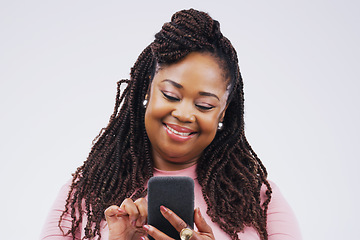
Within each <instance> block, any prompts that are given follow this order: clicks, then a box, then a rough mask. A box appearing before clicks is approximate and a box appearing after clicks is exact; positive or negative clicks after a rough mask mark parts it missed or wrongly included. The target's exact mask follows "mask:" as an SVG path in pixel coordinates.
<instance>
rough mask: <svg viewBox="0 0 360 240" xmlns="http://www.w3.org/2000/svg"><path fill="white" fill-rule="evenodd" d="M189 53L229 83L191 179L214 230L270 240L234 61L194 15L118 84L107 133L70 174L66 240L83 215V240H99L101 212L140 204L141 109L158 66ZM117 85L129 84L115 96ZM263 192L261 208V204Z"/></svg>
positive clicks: (224, 42) (184, 16) (215, 30)
mask: <svg viewBox="0 0 360 240" xmlns="http://www.w3.org/2000/svg"><path fill="white" fill-rule="evenodd" d="M191 52H206V53H210V54H212V56H214V57H215V58H216V59H217V60H218V62H219V64H220V66H221V67H222V68H223V69H224V70H225V71H226V73H227V75H228V76H229V79H230V81H229V83H228V85H229V88H230V95H229V98H228V108H227V110H226V114H225V117H224V125H225V128H224V129H223V130H222V131H218V133H217V134H216V136H215V138H214V140H213V141H212V142H211V144H210V145H209V146H208V147H207V148H206V149H205V150H204V151H203V154H202V156H201V157H200V158H199V160H198V162H197V169H196V173H197V179H198V182H199V184H200V185H201V187H202V194H203V197H204V199H205V201H206V203H207V214H208V215H209V216H210V218H211V220H212V221H213V222H216V223H217V224H218V225H219V226H220V228H221V229H222V230H223V231H225V232H226V233H227V234H229V235H230V237H231V238H232V239H239V238H238V233H239V232H241V231H243V230H244V228H245V227H246V226H250V227H253V228H254V229H256V231H257V232H258V234H259V236H260V238H261V239H262V240H266V239H268V234H267V231H266V216H267V209H268V204H269V202H270V199H271V187H270V184H269V182H268V181H267V179H266V178H267V172H266V169H265V167H264V165H263V164H262V163H261V161H260V159H259V158H258V157H257V155H256V153H255V152H254V151H253V149H252V148H251V146H250V144H249V143H248V141H247V139H246V137H245V131H244V94H243V82H242V78H241V74H240V70H239V65H238V59H237V54H236V51H235V49H234V48H233V46H232V45H231V43H230V41H229V40H228V39H227V38H226V37H224V36H223V35H222V33H221V32H220V24H219V22H217V21H216V20H213V19H212V18H211V17H210V16H209V15H208V14H207V13H204V12H201V11H197V10H194V9H189V10H182V11H179V12H177V13H175V14H174V15H173V16H172V18H171V22H169V23H165V24H164V25H163V27H162V29H161V31H160V32H159V33H157V34H156V35H155V40H154V41H153V42H152V43H151V44H150V45H149V46H148V47H146V48H145V49H144V50H143V52H142V53H141V54H140V56H139V57H138V59H137V61H136V63H135V64H134V66H133V67H132V69H131V73H130V80H121V81H119V82H118V83H117V94H116V103H115V107H114V111H113V114H112V115H111V117H110V120H109V123H108V125H107V127H106V128H104V129H102V131H101V132H100V133H99V135H98V136H97V137H96V138H95V139H94V142H93V147H92V149H91V151H90V153H89V156H88V158H87V160H86V161H85V162H84V164H83V165H82V166H80V167H79V168H78V169H77V170H76V172H75V173H74V174H73V179H72V183H71V186H70V190H69V193H68V197H67V199H66V205H65V210H64V211H63V213H62V215H61V217H60V220H59V224H58V225H59V227H60V229H61V230H62V231H63V229H62V227H61V225H62V224H61V223H62V221H63V218H64V216H65V215H66V214H69V215H70V216H71V217H72V225H71V228H70V230H69V231H68V232H63V233H64V234H65V235H70V234H71V235H72V236H73V239H75V233H76V231H78V230H79V225H80V223H81V222H82V220H83V219H82V217H83V214H84V215H86V218H87V219H86V220H87V224H86V226H85V228H84V230H85V238H88V239H90V238H94V237H95V236H99V238H101V233H100V222H101V221H102V220H104V219H105V217H104V214H103V213H104V210H105V209H106V208H107V207H109V206H111V205H113V204H119V203H121V202H122V201H123V200H124V199H125V198H128V197H131V198H133V199H137V198H139V197H144V196H146V186H145V185H146V183H147V181H148V179H149V178H150V177H152V175H153V162H152V156H151V143H150V141H149V139H148V136H147V134H146V130H145V124H144V116H145V111H144V109H143V107H142V102H143V100H144V99H145V95H146V93H147V90H148V87H149V85H150V84H151V80H152V78H153V76H154V74H155V69H156V66H157V65H161V64H166V65H169V64H172V63H175V62H178V61H180V60H181V59H183V58H184V57H185V56H186V55H187V54H189V53H191ZM122 84H127V86H126V88H125V90H123V91H122V92H121V90H120V88H121V85H122ZM263 185H265V187H266V188H267V190H266V196H267V198H266V200H265V201H264V202H263V203H262V204H261V203H260V189H261V187H262V186H263Z"/></svg>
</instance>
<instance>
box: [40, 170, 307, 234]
mask: <svg viewBox="0 0 360 240" xmlns="http://www.w3.org/2000/svg"><path fill="white" fill-rule="evenodd" d="M195 170H196V165H194V166H192V167H189V168H187V169H183V170H179V171H162V170H158V169H155V170H154V176H188V177H191V178H192V179H194V182H195V189H194V193H195V208H196V207H199V208H200V210H201V213H202V215H203V216H204V218H205V220H206V222H207V223H208V224H209V225H210V226H211V228H212V230H213V232H214V235H215V239H221V240H223V239H224V240H225V239H230V237H229V236H228V235H227V234H226V233H225V232H224V231H222V230H221V229H220V227H219V226H218V225H217V224H216V223H213V222H212V221H211V220H210V217H209V216H208V215H207V214H206V209H207V206H206V203H205V200H204V198H203V196H202V192H201V186H200V185H199V183H198V181H197V179H196V172H195ZM69 184H70V182H68V183H67V184H66V185H64V186H63V187H62V188H61V190H60V193H59V195H58V197H57V198H56V200H55V203H54V204H53V207H52V208H51V211H50V213H49V215H48V217H47V220H46V222H45V225H44V227H43V230H42V233H41V236H40V239H58V240H60V239H61V240H67V239H69V240H70V239H72V237H71V236H66V237H64V236H63V235H62V233H61V231H60V229H59V227H58V222H59V218H60V215H61V213H62V212H63V209H64V206H65V200H66V198H67V194H68V191H69ZM270 185H271V188H272V190H273V193H272V198H271V202H270V204H269V208H268V212H267V214H268V216H267V221H268V222H267V230H268V234H269V240H301V239H302V238H301V233H300V230H299V226H298V223H297V220H296V218H295V215H294V213H293V211H292V210H291V208H290V206H289V205H288V203H287V202H286V200H285V199H284V197H283V196H282V194H281V193H280V191H279V188H278V187H277V186H276V185H275V184H274V183H273V182H270ZM261 198H262V201H263V200H264V198H265V188H262V190H261ZM85 224H86V217H84V218H83V223H82V224H81V225H80V229H81V230H79V232H78V233H77V238H78V239H82V238H83V236H84V230H83V227H82V226H85ZM62 225H63V229H64V231H67V230H68V229H69V228H70V226H71V217H70V216H69V215H66V216H65V218H64V221H63V223H62ZM101 229H102V230H101V235H102V239H108V228H107V224H106V221H102V223H101ZM239 238H240V239H241V240H259V239H260V238H259V236H258V233H257V232H256V230H255V229H253V228H251V227H246V228H245V230H244V232H242V233H239Z"/></svg>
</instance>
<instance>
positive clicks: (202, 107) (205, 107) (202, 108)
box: [196, 104, 214, 110]
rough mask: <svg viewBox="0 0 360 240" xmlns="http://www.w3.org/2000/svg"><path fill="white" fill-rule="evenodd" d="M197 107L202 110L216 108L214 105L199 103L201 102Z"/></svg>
mask: <svg viewBox="0 0 360 240" xmlns="http://www.w3.org/2000/svg"><path fill="white" fill-rule="evenodd" d="M196 107H198V108H200V109H201V110H211V109H213V108H214V106H211V105H199V104H196Z"/></svg>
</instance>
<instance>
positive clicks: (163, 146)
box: [145, 53, 228, 170]
mask: <svg viewBox="0 0 360 240" xmlns="http://www.w3.org/2000/svg"><path fill="white" fill-rule="evenodd" d="M224 76H225V74H224V72H223V70H222V69H221V68H220V66H219V64H218V62H217V61H216V59H215V58H214V57H213V56H211V55H210V54H206V53H190V54H189V55H187V56H186V57H185V58H184V59H182V60H181V61H180V62H177V63H175V64H171V65H169V66H166V67H164V68H160V69H158V71H157V73H156V74H155V76H154V79H153V81H152V84H151V88H150V91H149V101H148V105H147V108H146V113H145V127H146V132H147V134H148V137H149V139H150V142H151V146H152V155H153V159H154V164H155V167H156V168H159V169H162V170H179V169H183V168H186V167H188V166H191V165H193V164H195V163H196V161H197V159H198V158H199V157H200V155H201V153H202V152H203V150H204V149H205V148H206V147H207V146H208V145H209V144H210V143H211V141H212V140H213V139H214V137H215V134H216V131H217V127H218V123H219V121H221V120H222V118H223V117H224V114H225V109H226V101H227V97H228V91H227V85H226V82H227V81H226V80H227V79H224Z"/></svg>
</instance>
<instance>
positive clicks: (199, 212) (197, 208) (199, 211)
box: [197, 207, 203, 218]
mask: <svg viewBox="0 0 360 240" xmlns="http://www.w3.org/2000/svg"><path fill="white" fill-rule="evenodd" d="M197 209H198V213H199V216H200V217H201V218H202V217H203V216H202V215H201V211H200V208H199V207H198V208H197Z"/></svg>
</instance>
